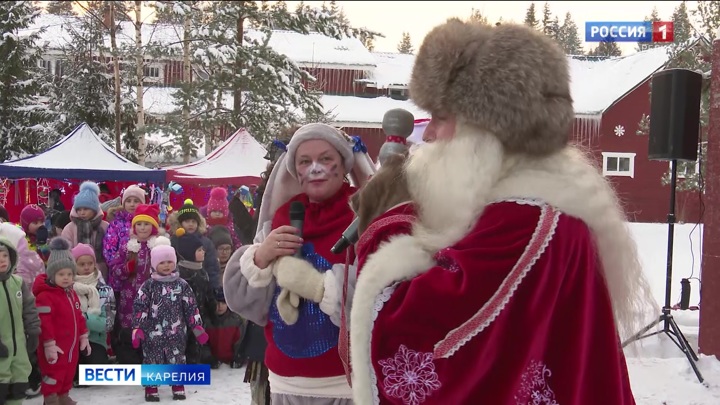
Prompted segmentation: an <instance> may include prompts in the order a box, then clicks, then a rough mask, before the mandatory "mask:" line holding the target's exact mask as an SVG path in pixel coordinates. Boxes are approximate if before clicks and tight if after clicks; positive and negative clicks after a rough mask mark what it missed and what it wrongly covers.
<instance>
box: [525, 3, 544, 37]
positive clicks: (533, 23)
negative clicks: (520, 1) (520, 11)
mask: <svg viewBox="0 0 720 405" xmlns="http://www.w3.org/2000/svg"><path fill="white" fill-rule="evenodd" d="M525 25H527V26H528V27H530V28H532V29H536V30H537V29H540V21H538V20H537V18H536V17H535V3H530V7H528V9H527V11H526V12H525Z"/></svg>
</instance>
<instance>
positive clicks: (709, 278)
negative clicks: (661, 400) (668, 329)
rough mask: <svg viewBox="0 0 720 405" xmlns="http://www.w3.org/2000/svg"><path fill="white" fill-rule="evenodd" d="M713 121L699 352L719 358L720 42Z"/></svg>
mask: <svg viewBox="0 0 720 405" xmlns="http://www.w3.org/2000/svg"><path fill="white" fill-rule="evenodd" d="M710 79H711V83H710V117H709V121H710V122H709V126H708V136H707V142H708V143H707V153H706V156H705V161H704V162H702V164H703V165H704V170H703V171H702V173H703V177H704V179H703V180H704V183H705V195H703V199H704V201H703V202H704V206H705V215H704V218H703V244H702V265H701V266H702V267H701V269H702V274H701V276H700V278H701V282H702V291H701V293H700V294H701V298H700V335H699V341H698V346H699V348H698V349H699V350H698V351H699V352H700V353H702V354H706V355H711V356H712V355H715V356H717V355H720V41H718V40H717V39H716V40H715V41H714V42H713V45H712V71H711V76H710Z"/></svg>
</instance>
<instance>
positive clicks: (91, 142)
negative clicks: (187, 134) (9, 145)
mask: <svg viewBox="0 0 720 405" xmlns="http://www.w3.org/2000/svg"><path fill="white" fill-rule="evenodd" d="M0 177H7V178H11V179H20V178H26V177H36V178H49V179H82V180H94V181H112V180H115V181H146V182H151V183H162V182H164V181H165V171H162V170H155V169H149V168H147V167H144V166H140V165H138V164H135V163H133V162H131V161H129V160H127V159H125V158H124V157H122V156H120V155H119V154H118V153H117V152H115V151H114V150H113V149H112V148H110V147H109V146H108V145H107V144H106V143H105V142H103V141H102V139H100V138H99V137H98V136H97V134H95V132H93V130H92V129H90V127H89V126H88V125H87V124H85V123H82V124H80V125H78V126H77V127H76V128H75V129H74V130H73V131H72V132H70V134H68V135H67V136H65V137H64V138H62V139H61V140H60V141H58V142H57V143H56V144H55V145H53V146H51V147H50V148H49V149H48V150H46V151H45V152H42V153H40V154H37V155H34V156H30V157H26V158H22V159H17V160H13V161H11V162H5V163H0Z"/></svg>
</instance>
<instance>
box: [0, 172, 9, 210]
mask: <svg viewBox="0 0 720 405" xmlns="http://www.w3.org/2000/svg"><path fill="white" fill-rule="evenodd" d="M9 190H10V188H9V187H8V179H5V178H2V179H0V205H2V206H5V204H6V203H7V195H8V191H9Z"/></svg>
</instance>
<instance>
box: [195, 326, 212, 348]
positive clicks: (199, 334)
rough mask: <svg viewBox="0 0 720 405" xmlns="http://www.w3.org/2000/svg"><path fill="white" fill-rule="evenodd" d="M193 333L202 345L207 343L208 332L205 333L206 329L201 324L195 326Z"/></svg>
mask: <svg viewBox="0 0 720 405" xmlns="http://www.w3.org/2000/svg"><path fill="white" fill-rule="evenodd" d="M193 334H194V335H195V339H197V341H198V343H200V344H201V345H204V344H205V343H207V341H208V339H209V336H208V334H207V333H205V329H204V328H203V327H202V326H199V325H198V326H196V327H194V328H193Z"/></svg>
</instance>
